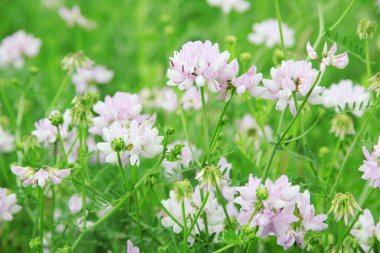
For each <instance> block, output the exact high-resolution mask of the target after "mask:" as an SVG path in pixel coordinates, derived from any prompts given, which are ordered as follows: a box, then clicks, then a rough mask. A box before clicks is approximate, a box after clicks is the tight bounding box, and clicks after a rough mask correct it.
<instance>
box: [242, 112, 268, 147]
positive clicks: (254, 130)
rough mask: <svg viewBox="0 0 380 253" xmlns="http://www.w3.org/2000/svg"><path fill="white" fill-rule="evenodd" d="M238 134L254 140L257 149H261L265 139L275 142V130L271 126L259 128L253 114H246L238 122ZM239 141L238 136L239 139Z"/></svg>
mask: <svg viewBox="0 0 380 253" xmlns="http://www.w3.org/2000/svg"><path fill="white" fill-rule="evenodd" d="M237 125H238V134H237V135H241V136H242V137H243V138H250V139H252V140H253V143H254V145H255V148H256V149H259V147H260V143H262V142H263V141H264V140H265V139H267V140H268V141H272V140H273V130H272V128H271V127H270V126H269V125H265V126H263V129H261V127H260V126H259V124H258V123H257V121H256V119H255V118H253V117H252V116H251V114H248V113H246V114H245V115H244V116H243V117H242V118H241V119H240V120H239V121H238V122H237ZM236 139H238V136H237V138H236Z"/></svg>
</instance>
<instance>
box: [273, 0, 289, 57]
mask: <svg viewBox="0 0 380 253" xmlns="http://www.w3.org/2000/svg"><path fill="white" fill-rule="evenodd" d="M274 8H275V10H276V17H277V22H278V29H279V31H280V39H281V47H282V51H283V52H284V58H285V60H286V59H287V58H288V56H287V53H286V46H285V41H284V34H283V31H282V20H281V13H280V5H279V4H278V0H274Z"/></svg>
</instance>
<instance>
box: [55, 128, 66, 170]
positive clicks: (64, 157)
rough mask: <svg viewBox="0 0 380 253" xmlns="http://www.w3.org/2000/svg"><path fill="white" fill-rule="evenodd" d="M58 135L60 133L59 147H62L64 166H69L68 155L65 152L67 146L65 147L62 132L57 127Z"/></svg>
mask: <svg viewBox="0 0 380 253" xmlns="http://www.w3.org/2000/svg"><path fill="white" fill-rule="evenodd" d="M57 133H58V141H59V147H60V149H61V152H62V154H63V163H64V165H66V164H67V155H66V151H65V146H64V145H63V140H62V135H61V130H60V129H59V126H57ZM57 155H58V154H57Z"/></svg>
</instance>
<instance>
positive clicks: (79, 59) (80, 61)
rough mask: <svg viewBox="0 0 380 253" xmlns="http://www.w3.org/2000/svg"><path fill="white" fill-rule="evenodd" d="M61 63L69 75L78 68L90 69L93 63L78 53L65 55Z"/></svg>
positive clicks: (81, 53)
mask: <svg viewBox="0 0 380 253" xmlns="http://www.w3.org/2000/svg"><path fill="white" fill-rule="evenodd" d="M61 63H62V68H63V69H64V70H68V71H69V73H72V72H74V71H76V70H77V69H78V68H85V67H90V66H91V65H92V64H93V61H91V60H90V58H88V57H87V56H86V55H85V54H84V53H83V52H81V51H80V52H75V53H70V54H68V55H66V56H65V57H64V58H63V60H62V62H61Z"/></svg>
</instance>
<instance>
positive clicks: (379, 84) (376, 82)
mask: <svg viewBox="0 0 380 253" xmlns="http://www.w3.org/2000/svg"><path fill="white" fill-rule="evenodd" d="M368 81H369V83H370V86H369V88H368V89H369V90H373V91H375V92H376V93H380V72H377V73H376V74H375V75H374V76H373V77H371V78H370V79H369V80H368Z"/></svg>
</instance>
